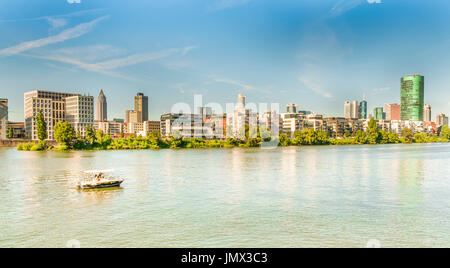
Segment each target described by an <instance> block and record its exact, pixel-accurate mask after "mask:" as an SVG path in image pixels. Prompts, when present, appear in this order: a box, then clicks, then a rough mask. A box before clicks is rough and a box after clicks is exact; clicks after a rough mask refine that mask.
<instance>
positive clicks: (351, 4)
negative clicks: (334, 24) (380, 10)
mask: <svg viewBox="0 0 450 268" xmlns="http://www.w3.org/2000/svg"><path fill="white" fill-rule="evenodd" d="M364 2H366V3H367V0H339V1H338V2H337V3H336V4H335V5H334V6H333V8H332V9H331V10H330V11H329V12H328V17H329V18H335V17H338V16H340V15H342V14H344V13H346V12H348V11H350V10H352V9H354V8H356V7H357V6H359V5H361V4H363V3H364Z"/></svg>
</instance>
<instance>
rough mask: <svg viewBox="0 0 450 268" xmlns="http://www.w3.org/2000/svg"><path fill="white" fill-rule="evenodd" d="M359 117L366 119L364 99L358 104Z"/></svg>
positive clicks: (365, 102)
mask: <svg viewBox="0 0 450 268" xmlns="http://www.w3.org/2000/svg"><path fill="white" fill-rule="evenodd" d="M359 118H361V119H367V101H366V100H365V99H364V100H363V101H362V102H361V103H360V104H359Z"/></svg>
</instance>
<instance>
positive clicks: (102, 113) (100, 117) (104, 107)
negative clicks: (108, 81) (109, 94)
mask: <svg viewBox="0 0 450 268" xmlns="http://www.w3.org/2000/svg"><path fill="white" fill-rule="evenodd" d="M97 121H100V122H105V121H108V104H107V102H106V96H105V94H104V93H103V89H102V90H100V94H99V95H98V98H97Z"/></svg>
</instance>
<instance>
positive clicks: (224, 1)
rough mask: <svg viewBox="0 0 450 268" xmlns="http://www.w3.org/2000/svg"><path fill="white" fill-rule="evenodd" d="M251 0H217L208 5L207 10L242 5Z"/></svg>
mask: <svg viewBox="0 0 450 268" xmlns="http://www.w3.org/2000/svg"><path fill="white" fill-rule="evenodd" d="M250 1H251V0H218V1H212V2H213V3H212V4H210V5H209V6H208V11H219V10H223V9H228V8H233V7H237V6H242V5H245V4H247V3H249V2H250Z"/></svg>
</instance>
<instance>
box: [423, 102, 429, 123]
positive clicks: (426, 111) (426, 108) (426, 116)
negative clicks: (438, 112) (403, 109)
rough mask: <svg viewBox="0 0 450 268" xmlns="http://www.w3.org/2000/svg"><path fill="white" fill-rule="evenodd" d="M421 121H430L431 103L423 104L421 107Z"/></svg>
mask: <svg viewBox="0 0 450 268" xmlns="http://www.w3.org/2000/svg"><path fill="white" fill-rule="evenodd" d="M423 121H425V122H431V105H429V104H425V105H424V107H423Z"/></svg>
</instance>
